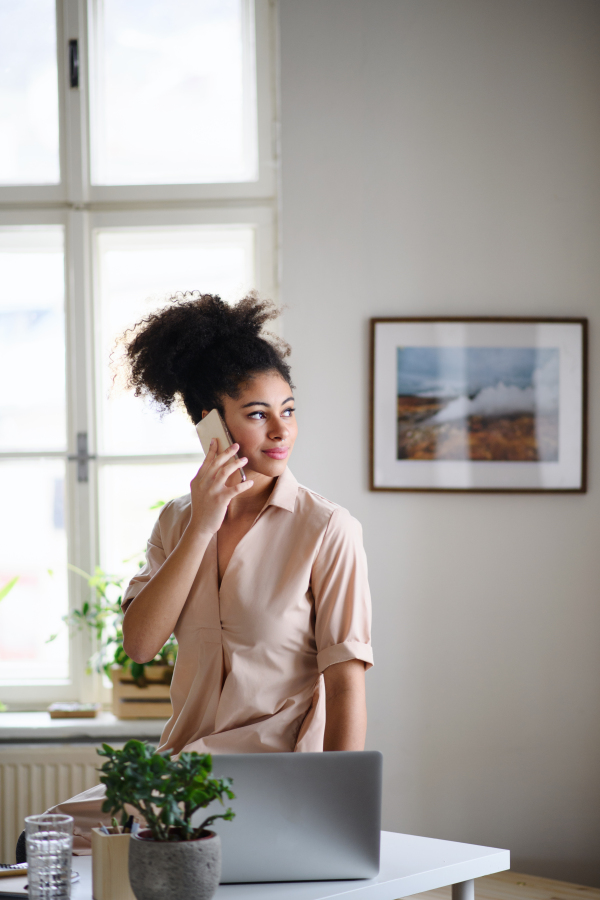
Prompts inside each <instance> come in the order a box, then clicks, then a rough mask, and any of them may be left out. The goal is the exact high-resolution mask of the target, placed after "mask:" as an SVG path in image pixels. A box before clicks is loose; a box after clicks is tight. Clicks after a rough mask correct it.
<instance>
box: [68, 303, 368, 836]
mask: <svg viewBox="0 0 600 900" xmlns="http://www.w3.org/2000/svg"><path fill="white" fill-rule="evenodd" d="M276 315H277V311H276V309H275V308H274V306H273V305H272V304H271V303H269V302H265V301H259V300H258V299H257V298H256V297H254V296H249V297H246V298H245V299H244V300H242V301H241V302H240V303H239V304H238V305H237V306H233V307H232V306H229V305H227V304H225V303H224V302H223V301H222V300H220V299H219V298H218V297H216V296H212V295H203V296H200V297H199V298H194V299H191V300H190V299H186V298H185V297H184V298H182V299H181V300H179V301H177V302H175V303H174V304H173V305H171V306H168V307H167V308H165V309H163V310H161V311H159V312H157V313H155V314H153V315H151V316H149V317H148V318H146V319H145V320H143V321H142V322H141V323H139V324H138V325H137V326H136V328H135V329H134V332H133V335H132V336H131V337H130V339H129V340H128V342H127V344H126V359H127V362H128V365H129V383H130V386H131V387H133V388H134V389H135V393H136V395H137V396H139V395H146V396H149V397H151V398H152V399H153V400H154V401H155V403H157V404H158V405H159V406H160V407H161V408H162V409H163V410H168V409H170V408H171V407H172V406H173V404H174V403H176V402H183V404H184V406H185V408H186V410H187V412H188V414H189V416H190V418H191V420H192V421H193V422H194V423H197V422H198V421H200V419H201V418H202V417H203V416H205V415H207V414H208V412H210V411H211V410H212V409H214V408H216V409H218V410H219V412H220V413H221V415H222V416H223V418H224V420H225V422H226V424H227V426H228V428H229V431H230V433H231V435H232V437H233V439H234V440H235V441H236V443H234V444H233V446H231V447H230V448H229V449H227V450H224V449H223V448H220V447H217V446H215V443H216V442H213V444H212V445H211V448H210V450H209V452H208V454H207V456H206V458H205V460H204V462H203V464H202V466H201V467H200V469H199V471H198V473H197V475H196V476H195V477H194V479H193V480H192V482H191V490H190V493H189V494H188V495H186V496H184V497H180V498H179V499H177V500H173V501H172V502H171V503H168V504H167V505H166V506H165V507H163V509H162V511H161V513H160V515H159V518H158V521H157V523H156V525H155V527H154V529H153V532H152V535H151V536H150V540H149V543H148V554H147V564H146V566H145V568H144V569H143V570H142V571H141V572H140V574H139V575H137V576H136V577H135V578H133V579H132V581H131V583H130V585H129V587H128V589H127V591H126V593H125V595H124V600H123V607H124V608H125V609H126V613H125V618H124V622H123V635H124V648H125V651H126V652H127V653H128V654H129V656H130V657H131V658H132V659H134V660H135V661H137V662H140V663H142V662H147V661H149V660H150V659H152V658H153V657H154V656H155V654H156V653H157V652H158V651H159V650H160V648H161V647H162V646H163V644H164V643H165V642H166V641H167V639H168V638H169V636H170V635H171V633H172V632H174V633H175V636H176V638H177V641H178V644H179V652H178V657H177V664H176V667H175V672H174V675H173V681H172V686H171V698H172V704H173V715H172V717H171V719H170V720H169V722H168V723H167V725H166V727H165V729H164V732H163V735H162V738H161V743H160V749H161V750H171V751H173V752H174V753H179V752H181V751H182V750H184V749H185V750H186V751H191V750H196V751H199V752H211V753H262V752H281V751H320V750H362V749H363V748H364V740H365V731H366V706H365V692H364V673H365V668H368V667H370V666H371V665H372V651H371V645H370V597H369V589H368V583H367V571H366V560H365V556H364V550H363V547H362V538H361V529H360V525H359V524H358V522H356V520H355V519H353V518H352V517H351V516H350V515H349V513H348V512H347V511H346V510H344V509H342V508H341V507H339V506H337V505H336V504H335V503H332V502H330V501H329V500H325V499H324V498H323V497H320V496H319V495H318V494H315V493H314V492H312V491H310V490H308V489H307V488H304V487H302V486H300V485H299V484H298V483H297V481H296V480H295V478H294V476H293V475H292V474H291V472H290V471H289V469H288V467H287V465H288V460H289V457H290V455H291V453H292V450H293V447H294V442H295V440H296V436H297V431H298V428H297V423H296V418H295V412H294V400H293V394H292V383H291V376H290V369H289V366H288V364H287V363H286V361H285V357H286V356H287V354H288V353H289V348H288V347H287V346H286V345H284V344H282V342H280V341H277V340H276V339H273V338H269V337H268V336H265V335H264V334H261V330H262V327H263V325H264V324H265V322H266V321H267V320H269V319H273V318H275V317H276ZM236 453H237V454H238V455H239V457H240V458H239V459H237V458H236ZM242 467H243V468H244V471H245V474H246V481H245V482H241V480H240V475H239V469H241V468H242ZM102 791H103V789H102V788H101V787H100V788H92V789H91V790H90V791H86V792H85V793H84V794H80V795H79V796H78V797H75V798H73V799H72V800H70V801H68V802H67V803H64V804H61V805H60V806H59V807H57V809H58V810H60V811H61V812H69V813H71V814H72V815H75V817H76V820H77V821H76V823H75V825H76V828H75V831H76V833H77V834H78V836H79V840H78V841H77V846H78V848H79V849H83V848H84V846H85V839H86V838H87V835H88V833H89V827H91V826H92V825H94V824H96V823H97V821H98V818H100V816H99V807H100V804H101V799H100V798H101V796H102Z"/></svg>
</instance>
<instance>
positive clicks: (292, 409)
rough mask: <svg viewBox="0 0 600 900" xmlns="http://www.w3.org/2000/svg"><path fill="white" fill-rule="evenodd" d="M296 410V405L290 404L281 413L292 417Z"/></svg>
mask: <svg viewBox="0 0 600 900" xmlns="http://www.w3.org/2000/svg"><path fill="white" fill-rule="evenodd" d="M295 412H296V409H295V407H294V406H288V408H287V409H284V410H283V412H282V413H281V415H282V416H286V417H287V418H288V419H289V418H290V417H291V415H292V414H293V413H295Z"/></svg>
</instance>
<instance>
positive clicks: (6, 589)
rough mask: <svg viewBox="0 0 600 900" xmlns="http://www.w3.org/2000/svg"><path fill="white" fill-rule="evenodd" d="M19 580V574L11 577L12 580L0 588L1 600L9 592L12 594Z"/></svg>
mask: <svg viewBox="0 0 600 900" xmlns="http://www.w3.org/2000/svg"><path fill="white" fill-rule="evenodd" d="M18 580H19V576H18V575H15V577H14V578H11V579H10V581H7V582H6V584H5V585H4V587H1V588H0V600H4V598H5V597H7V596H8V594H10V592H11V591H12V589H13V588H14V586H15V584H16V583H17V581H18Z"/></svg>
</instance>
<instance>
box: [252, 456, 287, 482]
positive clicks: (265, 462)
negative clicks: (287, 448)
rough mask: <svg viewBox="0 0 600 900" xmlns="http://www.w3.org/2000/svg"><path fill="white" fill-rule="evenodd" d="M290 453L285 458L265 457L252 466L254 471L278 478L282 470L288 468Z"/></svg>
mask: <svg viewBox="0 0 600 900" xmlns="http://www.w3.org/2000/svg"><path fill="white" fill-rule="evenodd" d="M289 458H290V454H289V453H288V455H287V456H286V458H285V459H271V458H270V457H268V456H267V457H263V459H261V460H258V461H257V463H256V465H254V466H250V464H249V468H252V469H253V471H254V472H257V473H258V474H259V475H266V476H267V477H269V478H276V477H277V476H278V475H281V473H282V472H284V471H285V469H286V468H287V464H288V462H289Z"/></svg>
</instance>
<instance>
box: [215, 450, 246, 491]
mask: <svg viewBox="0 0 600 900" xmlns="http://www.w3.org/2000/svg"><path fill="white" fill-rule="evenodd" d="M247 463H248V460H247V459H246V457H245V456H242V457H241V458H240V459H232V460H230V461H229V462H227V463H225V464H224V465H223V466H221V468H220V469H218V470H217V471H216V473H215V475H214V479H215V481H219V482H220V483H221V484H223V483H224V482H225V481H227V479H228V478H230V477H231V476H232V475H233V473H234V472H236V471H237V470H238V469H243V468H244V466H245V465H247Z"/></svg>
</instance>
